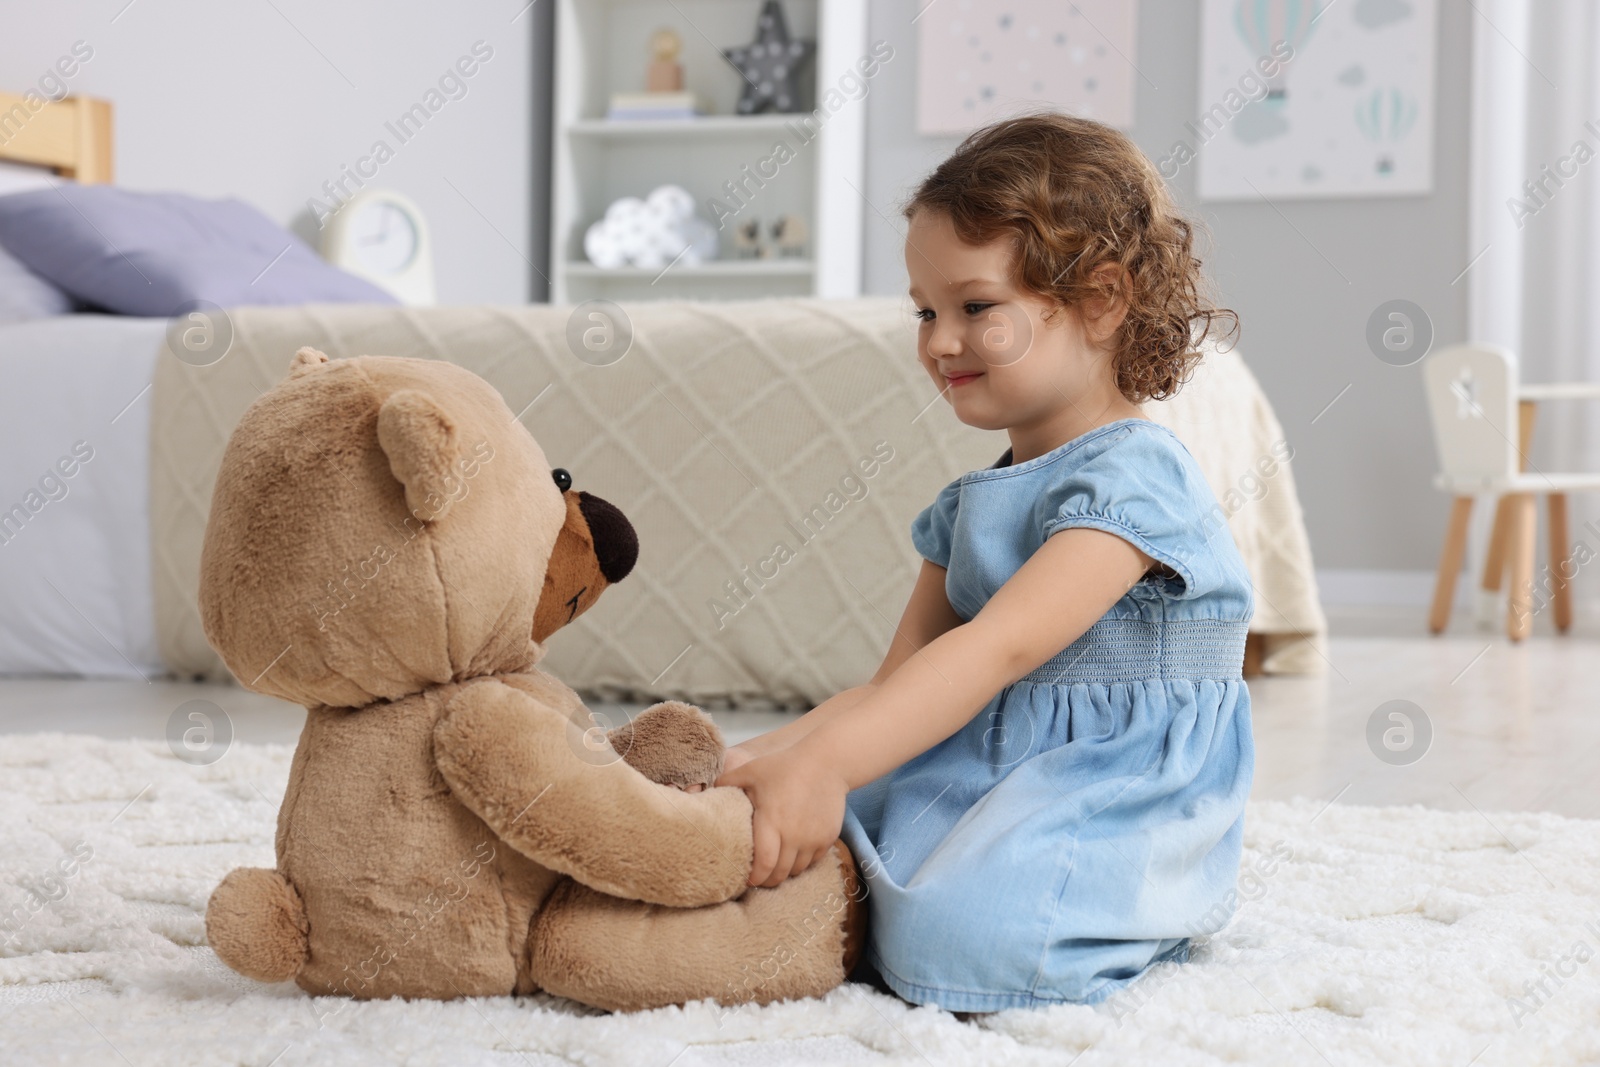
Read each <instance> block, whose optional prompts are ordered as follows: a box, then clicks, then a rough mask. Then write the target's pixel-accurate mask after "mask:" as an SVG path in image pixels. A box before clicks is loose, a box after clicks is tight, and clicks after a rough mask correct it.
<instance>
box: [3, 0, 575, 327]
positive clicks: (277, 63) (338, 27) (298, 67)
mask: <svg viewBox="0 0 1600 1067" xmlns="http://www.w3.org/2000/svg"><path fill="white" fill-rule="evenodd" d="M525 2H526V0H456V2H453V3H450V4H441V3H436V2H432V0H338V2H337V3H327V2H321V0H272V2H271V3H270V4H269V3H267V2H266V0H251V2H249V3H216V2H214V0H135V2H133V3H132V4H131V5H130V4H129V3H128V0H92V2H91V0H52V2H51V3H48V4H21V3H10V2H8V3H7V5H6V13H5V19H4V26H3V29H0V86H3V87H4V88H5V89H6V90H7V91H10V92H21V91H22V90H23V89H25V88H27V87H28V86H30V85H32V84H34V83H35V81H36V80H37V79H38V78H39V76H40V75H41V74H42V73H43V72H44V71H45V70H46V69H47V68H49V67H50V66H51V65H52V64H53V63H55V61H56V59H57V58H58V57H60V56H62V55H65V54H66V53H67V52H68V51H69V49H71V47H72V45H73V42H74V41H77V40H83V41H85V42H87V43H88V44H89V45H90V47H92V48H93V49H94V55H93V58H92V59H90V60H89V61H88V62H87V63H85V64H84V65H83V67H82V69H81V71H80V72H79V73H78V75H77V76H76V77H74V78H73V79H72V81H71V89H72V90H73V91H74V92H81V93H88V94H91V95H97V96H104V97H105V98H107V99H109V100H111V101H112V103H113V104H114V105H115V107H116V141H117V143H116V163H117V175H116V180H117V184H119V185H122V186H125V187H128V188H132V189H176V190H180V191H184V192H189V193H194V194H198V195H203V196H237V197H240V198H242V199H244V200H247V201H249V202H250V203H252V204H255V205H256V206H257V207H259V208H261V209H262V210H263V211H265V212H266V213H267V214H268V215H269V216H270V217H272V218H273V219H275V220H277V221H278V222H280V223H285V224H293V225H294V227H295V229H296V230H297V231H298V232H301V234H302V236H310V237H312V238H313V239H314V238H315V225H314V224H313V223H311V222H310V217H309V215H308V214H307V213H306V200H307V198H308V197H311V196H315V195H318V193H319V188H320V186H321V185H322V183H323V182H324V181H326V180H329V179H331V178H334V177H336V176H337V175H338V173H339V169H340V167H341V165H353V164H354V163H355V161H356V160H357V159H358V158H359V157H361V156H362V155H364V154H366V153H367V152H369V150H370V149H371V147H372V144H373V142H374V141H375V140H376V139H378V138H380V137H385V136H386V134H385V131H384V123H385V122H386V121H389V120H392V119H393V118H395V117H396V116H397V115H399V114H400V113H401V112H403V111H405V110H406V109H407V108H409V107H410V106H411V105H413V104H415V103H417V102H418V101H419V100H420V99H421V98H422V96H423V94H424V93H426V92H427V90H428V89H429V88H431V87H433V86H435V85H436V83H437V80H438V78H439V76H440V74H441V73H443V72H444V71H445V70H446V69H447V68H448V67H449V66H450V65H451V64H452V63H454V62H455V60H456V59H457V57H459V56H461V55H464V54H466V53H467V52H468V50H469V49H470V48H471V46H472V44H473V42H474V41H477V40H483V41H485V42H486V43H487V44H488V45H489V46H490V47H492V48H493V49H494V55H493V57H492V59H490V60H489V61H488V62H487V63H485V64H484V65H483V66H482V68H481V69H480V70H479V71H478V73H477V74H475V75H474V76H473V77H472V78H471V79H470V80H468V81H467V82H466V85H467V93H466V95H465V96H464V97H462V98H461V99H458V100H450V101H448V102H447V103H445V105H444V106H443V107H442V108H440V109H439V111H438V113H437V114H435V115H433V116H432V117H431V118H430V119H429V120H428V122H427V124H426V125H425V126H424V127H423V129H422V130H421V132H420V133H418V134H417V135H416V137H415V138H414V139H413V140H411V141H410V142H408V143H407V144H405V145H403V146H398V147H397V150H396V154H395V157H394V159H393V160H392V161H390V162H389V163H388V164H387V165H385V166H383V167H382V168H381V169H380V170H379V173H378V176H377V177H376V178H375V179H374V180H373V184H378V185H383V186H387V187H390V188H394V189H398V190H399V191H401V192H402V193H405V194H406V195H408V196H410V197H411V198H412V199H414V200H416V201H417V203H418V204H419V205H420V206H421V208H422V210H423V212H424V213H425V214H426V216H427V218H428V220H429V222H430V227H431V229H432V232H433V240H434V246H435V269H436V271H437V276H438V288H439V299H440V301H441V302H444V303H468V302H472V303H521V302H522V301H524V300H526V299H527V297H528V294H529V292H530V278H531V277H532V276H533V275H532V270H531V268H530V266H529V262H528V260H529V259H536V258H537V257H534V256H532V254H531V253H530V251H529V248H530V241H529V231H530V226H531V220H530V215H529V204H530V199H529V195H528V190H529V181H530V172H531V171H532V169H533V165H532V162H531V160H530V149H529V145H530V134H529V128H530V122H531V109H530V100H529V98H530V75H529V71H530V56H529V52H530V41H531V39H532V27H531V20H532V17H533V16H532V15H531V14H526V13H525V14H522V15H521V16H520V17H517V16H518V13H519V11H521V10H522V9H523V7H524V6H525ZM539 6H542V7H549V6H550V4H549V3H548V0H546V2H545V3H544V4H542V5H539ZM514 17H517V18H516V21H512V20H513V18H514ZM389 139H390V140H391V141H393V140H394V139H393V138H392V136H390V137H389ZM452 186H454V188H452Z"/></svg>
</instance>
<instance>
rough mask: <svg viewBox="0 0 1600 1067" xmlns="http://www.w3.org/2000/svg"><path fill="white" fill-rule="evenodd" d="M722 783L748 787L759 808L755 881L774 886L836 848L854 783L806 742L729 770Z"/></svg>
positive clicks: (754, 824) (753, 829)
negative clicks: (837, 772) (847, 795)
mask: <svg viewBox="0 0 1600 1067" xmlns="http://www.w3.org/2000/svg"><path fill="white" fill-rule="evenodd" d="M717 784H718V785H731V786H737V787H738V788H740V789H743V790H744V791H745V794H746V795H747V796H748V797H749V798H750V803H751V805H752V806H753V807H754V808H755V817H754V820H753V822H752V825H751V836H752V837H753V838H754V842H755V856H754V859H753V861H752V862H751V865H750V884H751V885H760V886H767V887H769V888H770V887H772V886H776V885H780V884H782V882H783V880H784V879H785V878H790V877H793V876H794V875H797V874H799V873H800V872H801V871H804V870H805V869H807V868H808V867H810V866H811V864H812V863H814V862H815V861H816V860H817V859H818V858H819V857H820V856H821V855H822V854H823V853H825V852H827V851H828V849H829V848H831V847H832V845H833V842H834V840H835V839H836V838H837V837H838V836H839V828H840V827H841V826H843V825H844V805H845V794H846V793H848V792H849V791H850V790H849V787H848V786H847V785H846V784H845V781H844V779H843V778H842V777H840V776H839V775H838V774H835V773H833V772H832V771H830V770H829V769H828V768H827V767H826V766H825V765H824V764H823V763H821V762H820V761H819V760H817V759H816V758H814V757H813V756H812V755H811V754H810V752H809V751H808V750H807V749H806V747H805V746H804V745H799V744H797V745H795V746H793V747H791V748H788V749H785V750H784V751H782V752H779V753H775V754H773V755H770V756H758V757H756V758H755V759H752V760H750V761H749V762H748V763H744V764H742V765H740V766H738V767H736V768H735V769H733V770H731V771H726V770H725V771H723V773H722V777H721V778H718V779H717Z"/></svg>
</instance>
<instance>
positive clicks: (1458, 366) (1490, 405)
mask: <svg viewBox="0 0 1600 1067" xmlns="http://www.w3.org/2000/svg"><path fill="white" fill-rule="evenodd" d="M1422 377H1423V382H1424V385H1425V388H1426V390H1427V395H1428V414H1429V415H1430V416H1431V418H1432V421H1433V443H1434V446H1435V448H1436V449H1437V451H1438V453H1439V475H1438V477H1437V478H1435V479H1434V484H1435V485H1437V486H1438V487H1439V488H1440V489H1443V490H1444V491H1445V492H1447V493H1451V494H1453V495H1454V496H1455V503H1454V505H1453V506H1452V507H1451V509H1450V525H1449V527H1448V528H1447V529H1446V531H1445V538H1444V549H1443V551H1442V552H1441V553H1440V555H1439V579H1438V583H1437V584H1436V585H1435V586H1434V591H1433V608H1432V610H1431V611H1430V612H1429V615H1428V628H1429V629H1430V630H1432V631H1433V632H1434V633H1440V632H1442V631H1443V630H1444V628H1445V625H1446V624H1447V623H1448V622H1449V621H1450V605H1451V601H1452V599H1453V598H1454V594H1455V585H1456V576H1457V575H1458V574H1459V573H1460V572H1461V563H1462V559H1463V557H1464V555H1465V553H1466V545H1467V520H1468V519H1470V518H1471V516H1472V503H1473V499H1474V498H1475V496H1476V495H1477V494H1479V493H1493V494H1494V495H1495V496H1496V497H1497V498H1498V503H1497V505H1496V508H1495V516H1494V529H1493V531H1492V532H1491V534H1490V536H1489V550H1488V552H1487V554H1486V558H1485V560H1484V568H1483V583H1482V584H1483V588H1484V589H1485V590H1486V591H1487V592H1488V593H1489V594H1491V595H1494V594H1498V592H1499V590H1500V581H1501V577H1502V575H1503V574H1504V573H1505V572H1506V571H1507V570H1509V571H1510V577H1511V588H1510V591H1509V593H1508V602H1507V606H1506V634H1507V636H1509V637H1510V638H1511V639H1512V640H1513V641H1520V640H1522V639H1523V638H1524V637H1526V636H1528V633H1529V631H1530V630H1531V629H1532V628H1533V617H1534V615H1536V614H1537V613H1538V612H1539V611H1540V610H1542V609H1543V608H1544V606H1545V605H1546V604H1549V605H1550V606H1551V607H1552V609H1553V618H1554V621H1555V625H1556V629H1557V630H1559V631H1561V632H1563V633H1565V632H1566V630H1567V628H1568V627H1569V626H1571V625H1572V592H1571V589H1570V588H1569V583H1570V581H1571V579H1572V576H1573V570H1574V568H1573V566H1572V563H1571V556H1570V553H1571V546H1569V545H1568V543H1567V494H1568V493H1569V492H1574V491H1581V490H1585V489H1600V474H1553V473H1547V472H1544V471H1539V470H1537V469H1535V470H1529V469H1528V456H1527V453H1528V447H1529V444H1530V442H1531V441H1532V438H1533V423H1534V417H1535V414H1536V412H1537V405H1538V402H1539V401H1541V400H1596V399H1600V383H1591V382H1572V383H1563V384H1559V385H1520V384H1519V383H1518V381H1517V357H1516V356H1515V355H1514V354H1513V353H1512V352H1510V351H1509V350H1507V349H1504V348H1499V347H1496V346H1492V345H1454V346H1452V347H1449V348H1444V349H1441V350H1439V351H1438V352H1435V353H1433V354H1432V355H1430V356H1429V357H1428V358H1427V360H1426V361H1425V362H1424V363H1423V365H1422ZM1539 495H1543V496H1545V497H1546V498H1547V500H1548V510H1549V527H1550V529H1549V539H1550V563H1549V566H1548V568H1547V574H1546V576H1545V578H1544V580H1543V581H1541V582H1538V583H1536V582H1535V580H1534V574H1533V560H1534V540H1535V536H1536V533H1537V521H1538V520H1537V513H1536V511H1535V509H1534V497H1535V496H1539ZM1541 594H1542V595H1543V596H1542V598H1541Z"/></svg>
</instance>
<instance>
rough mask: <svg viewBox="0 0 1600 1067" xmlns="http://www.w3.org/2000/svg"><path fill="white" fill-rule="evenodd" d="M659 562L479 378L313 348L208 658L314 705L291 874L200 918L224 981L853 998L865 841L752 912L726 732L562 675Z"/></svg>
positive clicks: (223, 539) (250, 470)
mask: <svg viewBox="0 0 1600 1067" xmlns="http://www.w3.org/2000/svg"><path fill="white" fill-rule="evenodd" d="M637 552H638V542H637V539H636V535H635V532H634V530H633V527H632V526H631V525H630V524H629V522H628V520H627V518H626V517H625V516H624V515H623V513H622V512H621V510H619V509H618V508H616V507H615V506H614V505H612V504H609V503H607V502H606V501H604V500H602V499H600V498H599V497H596V496H594V495H592V494H589V493H586V492H583V491H580V490H578V489H575V488H573V486H572V478H571V476H570V475H569V474H568V473H567V472H566V471H564V470H560V469H554V470H553V469H552V468H551V467H550V465H549V463H548V462H547V461H546V459H545V455H544V453H543V452H542V451H541V449H540V447H539V445H538V443H537V442H536V441H535V440H534V438H533V436H532V435H531V434H530V433H529V432H528V430H527V429H526V428H525V427H524V426H523V425H522V423H521V422H520V421H519V420H518V418H517V417H516V416H515V415H513V414H512V412H511V410H510V408H509V407H507V406H506V404H505V402H504V400H503V399H502V398H501V397H500V395H499V393H497V392H496V391H495V390H494V388H492V387H491V386H490V385H489V384H488V383H487V382H485V381H484V380H483V379H481V378H479V377H477V376H476V375H474V374H472V373H471V372H470V371H467V370H465V369H464V368H461V367H458V366H455V365H453V364H450V363H446V362H442V361H433V360H416V359H398V358H391V357H384V356H358V357H353V358H348V359H335V360H330V359H329V358H328V357H327V356H325V355H323V354H322V353H320V352H318V351H316V350H314V349H310V348H303V349H301V350H300V351H299V352H298V353H297V354H296V355H295V357H294V359H293V361H292V363H291V366H290V370H289V375H288V377H287V378H286V379H285V380H284V381H282V382H281V383H280V384H278V385H277V386H276V387H274V388H273V389H271V390H270V391H268V392H267V393H266V394H265V395H263V396H262V397H261V398H260V399H258V400H257V401H256V402H255V403H254V404H253V405H252V406H251V407H250V409H249V410H248V411H247V412H246V413H245V414H244V416H243V418H242V419H241V420H240V421H239V424H238V426H237V428H236V429H235V430H234V432H233V434H232V436H231V437H230V439H229V441H228V445H227V448H226V450H225V452H224V455H223V458H222V463H221V468H220V470H219V472H218V475H217V481H216V487H215V491H214V493H213V496H212V501H211V511H210V516H209V519H208V522H207V525H206V532H205V540H204V545H203V549H202V553H201V560H200V578H201V580H200V592H199V599H200V608H201V615H202V620H203V622H204V626H205V632H206V636H207V639H208V640H209V641H210V643H211V644H212V646H213V647H214V648H215V649H216V650H217V652H218V653H219V654H220V655H221V657H222V658H223V660H224V662H226V664H227V665H228V667H229V669H230V670H231V671H232V672H233V674H234V675H235V676H236V677H237V678H238V679H239V680H240V681H241V683H242V684H244V685H245V686H247V687H248V688H250V689H252V690H254V691H255V692H258V693H266V694H270V695H272V696H276V697H280V698H282V699H285V700H290V701H294V702H296V703H300V704H303V705H305V707H306V724H305V728H304V730H303V732H302V733H301V735H300V739H299V744H298V746H297V748H296V749H295V753H294V757H293V761H292V763H291V768H290V772H289V782H288V787H287V790H286V792H285V794H284V798H283V803H282V806H281V808H280V810H279V813H278V824H277V835H276V853H277V867H276V868H275V869H272V870H268V869H265V868H239V869H236V870H234V871H231V872H230V873H228V874H227V876H226V877H224V878H223V880H222V882H221V883H220V884H219V885H218V886H217V888H216V890H215V892H214V893H213V894H212V896H211V899H210V901H209V903H208V906H207V909H206V933H207V936H208V939H209V941H210V943H211V945H212V947H213V948H214V949H215V951H216V953H217V955H218V956H219V957H220V958H221V959H222V960H223V962H224V963H226V964H227V965H228V966H229V967H231V968H233V969H234V970H235V971H237V972H239V973H240V974H243V975H246V976H248V977H250V978H254V979H257V980H260V981H264V982H278V981H286V980H290V979H293V980H294V981H295V982H296V983H297V984H298V985H299V986H300V988H302V989H304V990H306V991H307V992H309V993H313V994H324V995H326V994H335V995H343V996H349V997H354V998H363V999H364V998H378V997H393V996H399V997H427V998H437V999H449V998H453V997H459V996H485V995H491V994H517V995H525V994H530V993H534V992H537V991H544V992H548V993H551V994H556V995H560V996H564V997H569V998H572V999H574V1000H577V1001H580V1002H582V1003H584V1004H588V1005H592V1006H594V1007H598V1008H602V1009H608V1010H638V1009H645V1008H654V1007H660V1006H665V1005H671V1004H681V1003H685V1002H687V1001H691V1000H698V999H701V998H711V999H714V1000H716V1001H718V1002H720V1003H723V1004H730V1005H731V1004H741V1003H750V1002H754V1003H768V1002H771V1001H774V1000H780V999H788V998H794V997H804V996H815V995H820V994H822V993H825V992H826V991H828V990H829V989H831V988H833V987H834V986H836V985H838V984H839V983H840V982H842V981H843V980H844V979H845V977H846V975H848V973H849V972H850V970H851V968H852V967H853V966H854V964H855V962H856V959H857V957H858V954H859V952H860V946H861V941H862V911H863V899H862V898H863V895H864V890H863V888H862V887H863V882H862V880H861V879H859V878H858V876H857V872H856V869H855V866H854V864H853V862H852V860H851V857H850V854H849V852H848V850H846V849H845V847H844V845H843V843H842V842H840V843H838V844H837V845H836V846H835V848H834V850H833V851H832V852H831V853H829V854H828V855H826V856H825V857H824V858H823V859H822V860H820V861H819V862H817V863H816V864H814V865H813V866H812V867H811V868H810V869H808V870H807V871H805V872H804V873H803V874H800V875H798V876H796V877H794V878H791V879H790V880H788V881H786V882H784V883H783V884H782V885H779V886H777V887H775V888H770V889H769V888H761V887H754V888H752V887H750V886H748V885H747V880H748V877H749V873H750V866H751V857H752V845H751V829H750V828H751V808H750V803H749V800H748V799H747V798H746V796H745V794H744V793H743V792H742V791H741V790H738V789H732V788H726V787H723V788H717V787H715V786H714V785H713V783H714V781H715V779H716V777H717V775H718V774H719V773H720V769H721V766H722V755H723V741H722V737H721V735H720V734H719V733H718V732H717V730H716V727H715V726H714V725H713V724H712V722H711V720H710V719H709V717H707V716H706V715H705V714H704V713H703V712H701V711H699V710H698V709H696V708H693V707H690V706H689V705H686V704H681V703H676V702H669V703H665V704H657V705H655V706H653V707H651V708H649V709H647V710H645V711H644V712H642V713H640V714H639V715H638V716H637V717H636V718H635V719H634V720H633V721H632V722H631V723H625V724H623V725H621V726H619V727H618V728H616V729H614V730H610V731H607V730H605V729H603V728H602V727H603V724H601V723H600V722H599V721H598V720H597V719H596V718H595V717H594V716H593V715H592V714H591V713H590V712H589V711H588V709H586V708H585V706H584V704H583V702H582V701H581V700H580V699H579V697H578V696H577V694H576V693H575V692H574V691H573V690H571V689H570V688H568V687H567V686H566V685H564V684H562V682H561V681H560V680H559V679H557V678H556V677H554V676H553V675H551V674H549V673H548V672H546V671H544V670H541V669H540V667H539V665H538V664H539V661H540V659H541V657H542V656H543V654H544V649H545V645H546V642H547V641H548V640H549V639H550V637H551V635H552V634H554V633H555V632H556V631H557V630H559V629H560V628H561V627H563V626H565V625H566V624H567V623H569V622H571V621H572V620H573V619H574V618H576V617H577V616H578V615H579V614H581V613H582V612H584V611H586V610H587V609H589V608H590V607H592V606H593V605H594V603H595V601H596V599H597V598H598V597H599V596H600V594H601V593H602V592H604V591H605V589H606V588H608V587H609V586H610V585H612V584H614V583H616V582H618V581H621V580H622V579H623V578H625V577H626V575H627V574H628V572H629V571H630V570H631V569H632V567H633V565H634V562H635V559H636V556H637Z"/></svg>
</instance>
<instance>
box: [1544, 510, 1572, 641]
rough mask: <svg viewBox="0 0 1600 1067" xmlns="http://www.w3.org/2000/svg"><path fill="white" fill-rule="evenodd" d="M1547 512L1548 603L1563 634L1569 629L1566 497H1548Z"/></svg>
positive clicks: (1570, 609)
mask: <svg viewBox="0 0 1600 1067" xmlns="http://www.w3.org/2000/svg"><path fill="white" fill-rule="evenodd" d="M1546 506H1547V507H1548V508H1549V509H1550V511H1549V519H1550V586H1551V588H1550V600H1551V607H1552V608H1553V609H1554V611H1555V623H1556V629H1557V630H1558V631H1560V632H1561V633H1566V632H1567V630H1568V628H1569V627H1571V626H1572V587H1571V584H1570V582H1571V578H1572V560H1571V558H1570V553H1571V546H1570V545H1568V544H1567V494H1565V493H1551V494H1550V497H1549V500H1548V501H1547V503H1546Z"/></svg>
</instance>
